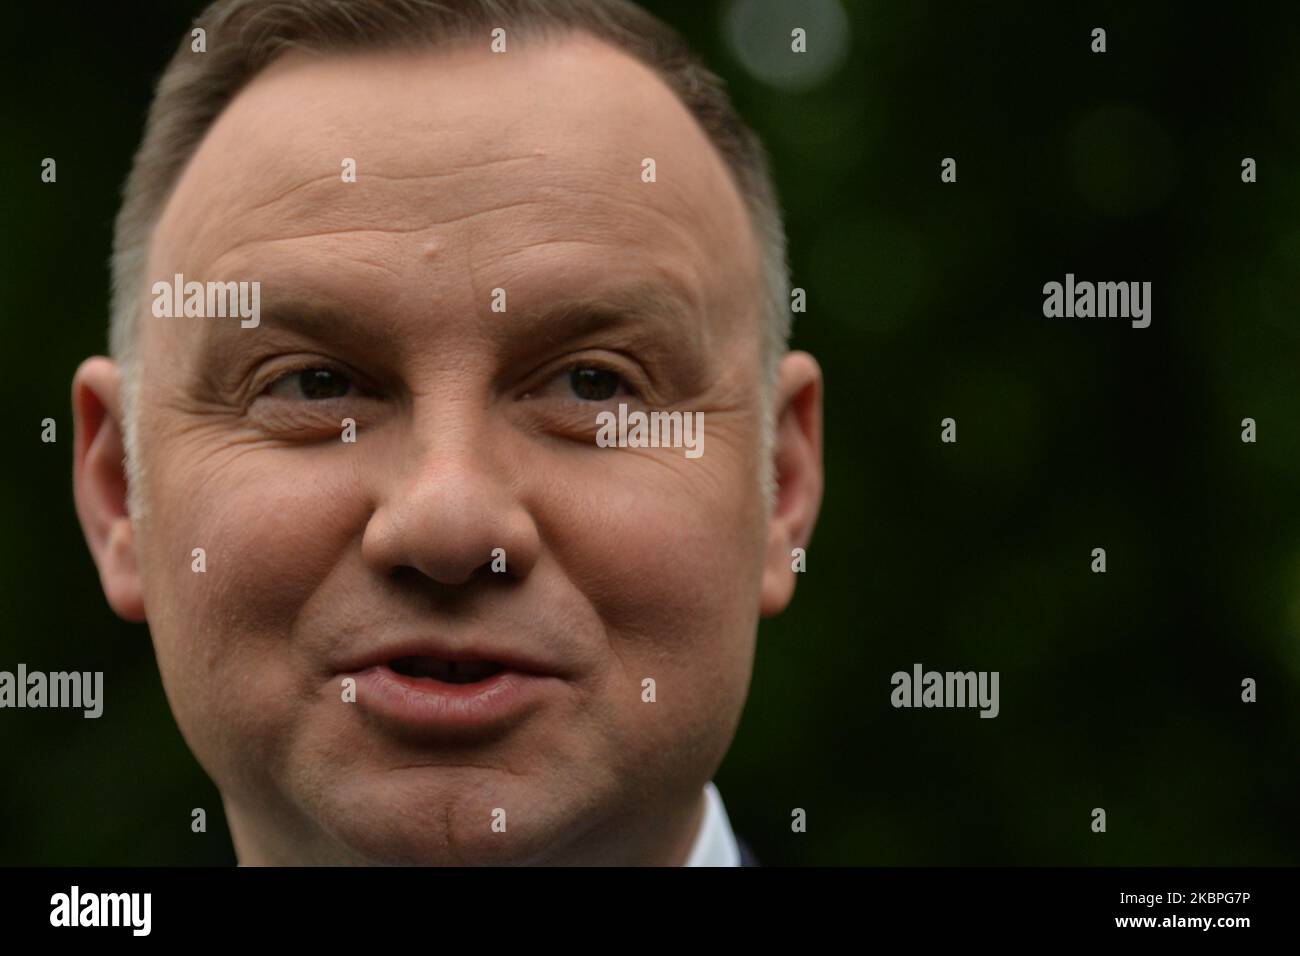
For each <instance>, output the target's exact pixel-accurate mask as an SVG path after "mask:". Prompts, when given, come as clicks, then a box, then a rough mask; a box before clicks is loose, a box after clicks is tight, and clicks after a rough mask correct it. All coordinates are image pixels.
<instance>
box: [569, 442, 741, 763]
mask: <svg viewBox="0 0 1300 956" xmlns="http://www.w3.org/2000/svg"><path fill="white" fill-rule="evenodd" d="M710 437H712V436H710ZM727 451H728V449H726V448H725V447H724V445H723V443H722V442H721V441H717V442H715V443H714V445H713V446H710V447H708V448H707V450H706V454H705V456H704V457H702V458H700V459H697V460H683V461H680V462H667V461H666V460H665V459H664V458H663V457H662V452H659V451H657V450H646V451H644V452H643V451H641V450H631V449H610V450H609V458H608V459H606V460H602V461H599V462H595V463H592V462H591V461H590V460H589V461H588V462H587V463H586V465H585V466H584V468H585V470H588V471H589V473H588V474H586V475H585V476H581V475H578V474H576V473H574V474H565V473H564V472H563V471H561V472H560V473H559V478H558V481H560V482H562V483H563V485H564V486H565V487H568V488H571V489H575V490H576V491H577V493H576V494H575V495H574V496H573V498H572V499H571V500H569V501H568V502H567V503H566V504H565V505H564V506H563V507H560V508H552V509H551V510H550V512H549V513H550V514H551V516H552V518H553V519H555V520H553V521H552V523H551V525H550V526H549V527H547V529H546V536H547V539H548V542H550V546H551V547H552V549H553V550H554V552H555V558H556V560H557V561H558V563H559V564H560V566H561V567H562V568H563V569H564V571H565V573H566V574H567V576H568V577H569V579H570V582H571V583H572V585H573V586H574V587H575V588H576V589H577V590H578V591H580V592H581V593H582V594H583V596H584V598H585V599H586V601H587V602H588V603H589V604H590V605H591V607H592V609H593V610H594V612H595V613H596V615H597V617H598V618H599V620H600V624H601V627H602V628H603V630H604V632H605V640H606V641H607V642H608V649H609V652H610V656H609V665H610V666H609V669H608V672H607V676H606V682H605V684H604V686H603V687H602V694H603V695H605V699H606V700H607V701H608V702H609V706H610V707H611V709H612V710H613V711H614V713H613V714H612V715H611V717H612V719H613V720H615V721H616V722H617V724H618V725H619V726H622V727H625V728H633V729H634V730H635V733H636V734H637V735H638V743H637V744H636V749H638V750H640V751H641V752H642V753H644V752H645V751H646V750H648V749H651V748H656V747H662V748H666V749H674V750H675V749H680V748H683V747H684V746H689V745H690V744H691V743H692V742H697V743H701V744H704V745H705V746H704V750H705V751H718V747H719V745H721V747H722V749H725V745H726V743H729V742H730V739H731V736H732V734H734V730H735V725H736V723H737V722H738V721H739V716H740V710H741V708H742V707H743V704H744V699H745V694H746V691H747V690H748V686H749V678H750V673H751V669H752V662H753V652H754V640H755V632H756V628H757V622H758V610H757V609H758V594H759V585H760V582H761V572H762V555H763V547H762V542H763V538H764V535H763V527H762V523H763V517H764V514H763V509H762V497H761V486H760V484H759V480H758V478H757V469H756V468H755V467H754V463H753V462H751V461H750V460H749V459H748V458H747V457H745V456H742V455H738V454H737V455H730V454H726V452H727ZM710 453H715V458H714V459H713V460H712V461H708V460H706V459H708V456H709V454H710ZM656 456H657V457H656ZM566 513H570V517H569V518H568V519H565V518H564V517H563V516H564V515H565V514H566ZM646 678H651V679H653V680H654V681H655V696H656V703H655V704H654V705H653V706H651V705H648V704H646V703H645V702H643V700H642V682H643V681H644V680H645V679H646ZM724 740H725V742H723V741H724ZM624 743H627V741H624ZM719 756H720V751H719Z"/></svg>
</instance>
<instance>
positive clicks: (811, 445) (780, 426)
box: [759, 352, 823, 617]
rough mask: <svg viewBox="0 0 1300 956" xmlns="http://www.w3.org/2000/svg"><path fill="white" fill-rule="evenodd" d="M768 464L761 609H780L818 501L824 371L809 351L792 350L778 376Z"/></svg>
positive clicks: (769, 612)
mask: <svg viewBox="0 0 1300 956" xmlns="http://www.w3.org/2000/svg"><path fill="white" fill-rule="evenodd" d="M775 398H776V402H777V405H776V431H775V434H774V435H773V441H772V467H773V474H774V475H775V476H776V500H775V502H774V503H773V506H772V515H771V518H770V519H769V520H768V524H767V551H766V553H765V555H764V558H763V586H762V598H761V603H760V606H759V612H760V613H761V614H762V615H763V616H764V617H770V616H772V615H773V614H780V613H781V612H782V611H783V610H785V607H786V605H787V604H789V603H790V598H791V597H793V596H794V582H795V575H796V573H797V572H795V571H794V570H793V568H792V567H791V565H792V562H793V556H792V555H791V551H793V550H794V549H795V548H806V547H807V546H808V541H809V540H810V539H811V538H812V531H813V525H814V524H816V522H817V512H818V510H819V509H820V508H821V503H822V485H823V476H822V370H821V367H820V366H818V364H817V360H816V359H814V358H813V357H812V356H811V355H809V354H808V353H807V352H791V353H789V354H788V355H786V356H785V358H784V359H782V361H781V368H780V372H779V375H778V377H777V394H776V396H775Z"/></svg>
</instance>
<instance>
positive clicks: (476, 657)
mask: <svg viewBox="0 0 1300 956" xmlns="http://www.w3.org/2000/svg"><path fill="white" fill-rule="evenodd" d="M403 657H432V658H436V659H437V660H441V661H456V662H457V663H459V662H462V661H464V662H469V661H484V662H488V663H492V664H499V665H501V666H502V667H504V668H505V669H506V670H512V671H519V672H521V673H524V674H536V675H540V676H552V677H555V676H560V673H559V669H558V668H556V667H555V666H553V665H552V664H549V663H547V662H545V661H543V660H541V658H540V657H539V656H538V655H536V654H532V653H530V652H528V651H526V650H522V649H518V648H505V647H501V648H497V647H490V646H488V645H486V644H465V645H455V644H451V643H447V642H444V641H439V640H434V639H431V638H422V639H415V640H409V641H401V642H396V643H391V644H383V645H378V646H376V647H374V648H368V649H367V650H365V651H364V652H361V653H358V654H357V655H355V656H354V657H352V658H351V659H350V660H349V661H348V662H347V663H345V665H344V666H343V668H342V671H343V673H351V672H354V671H362V670H365V669H366V668H368V667H375V666H378V665H380V664H387V663H390V662H391V661H394V660H398V659H400V658H403Z"/></svg>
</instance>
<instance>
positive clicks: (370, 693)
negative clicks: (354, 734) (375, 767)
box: [348, 664, 558, 731]
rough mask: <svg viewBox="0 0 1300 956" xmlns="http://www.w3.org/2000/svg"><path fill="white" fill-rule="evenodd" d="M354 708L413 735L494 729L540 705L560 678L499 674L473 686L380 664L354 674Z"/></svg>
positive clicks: (518, 673) (516, 673)
mask: <svg viewBox="0 0 1300 956" xmlns="http://www.w3.org/2000/svg"><path fill="white" fill-rule="evenodd" d="M348 676H351V677H354V678H356V682H357V703H358V704H360V705H361V707H362V708H363V709H364V710H365V711H366V712H367V713H370V714H373V715H374V716H375V717H376V718H378V719H379V720H380V721H381V722H383V723H386V724H390V725H392V726H393V727H395V728H398V729H405V730H416V731H439V730H441V731H474V730H490V729H496V728H500V727H503V726H506V725H508V724H510V723H511V722H513V721H517V720H518V719H520V718H521V717H523V716H526V715H527V713H528V712H529V711H530V710H532V709H533V708H535V707H537V706H538V705H539V704H540V703H542V702H543V699H544V697H545V695H546V694H547V693H548V692H549V691H550V690H551V689H552V687H553V686H554V685H555V684H556V683H557V680H558V678H555V677H544V676H541V675H538V674H524V673H521V672H520V671H511V670H506V671H501V672H500V673H497V674H493V675H492V676H491V677H489V678H487V679H486V680H481V681H475V682H474V683H472V684H449V683H446V682H444V681H438V680H431V679H429V678H424V677H408V676H407V675H405V674H399V673H397V671H395V670H393V669H392V668H391V667H389V666H388V665H387V664H379V665H377V666H375V667H370V668H367V669H366V670H363V671H359V672H358V673H356V674H352V675H348Z"/></svg>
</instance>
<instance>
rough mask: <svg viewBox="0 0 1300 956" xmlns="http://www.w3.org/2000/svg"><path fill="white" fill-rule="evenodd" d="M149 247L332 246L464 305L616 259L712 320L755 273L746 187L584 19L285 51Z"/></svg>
mask: <svg viewBox="0 0 1300 956" xmlns="http://www.w3.org/2000/svg"><path fill="white" fill-rule="evenodd" d="M345 160H352V161H355V166H356V182H344V181H343V177H342V175H341V173H342V171H343V167H344V161H345ZM646 160H653V161H654V172H655V181H654V182H645V181H644V176H643V171H644V170H645V161H646ZM154 252H155V255H154V256H153V257H152V258H151V265H152V268H151V270H150V271H151V273H157V275H163V274H168V277H170V275H169V273H170V271H171V270H172V269H177V270H181V269H183V268H188V269H190V270H191V271H194V272H204V273H207V274H206V275H196V276H195V278H199V279H205V278H208V279H212V278H249V279H255V278H258V273H259V272H262V271H266V270H271V271H272V272H276V274H283V273H284V272H286V271H296V272H298V273H306V274H304V275H300V276H299V277H298V278H303V279H307V280H309V281H312V282H315V283H317V284H328V283H329V282H330V281H331V276H332V275H333V268H332V266H331V267H329V268H325V269H323V270H322V269H321V268H316V269H315V271H314V272H313V264H315V265H316V266H321V265H322V264H326V263H330V262H335V263H337V262H338V261H340V260H344V261H346V262H347V263H348V264H349V265H350V266H354V267H355V268H356V269H357V270H361V271H363V272H366V273H368V274H373V275H374V277H375V279H376V281H379V280H381V279H383V280H386V281H388V282H389V283H390V285H391V284H392V279H393V278H394V277H396V278H398V279H404V280H412V282H414V283H415V284H417V285H421V286H425V285H427V284H428V282H430V281H431V282H432V283H433V284H434V286H435V287H438V288H440V290H441V291H442V293H443V294H445V295H447V296H452V297H454V296H457V295H463V296H464V297H465V304H466V305H468V304H470V303H471V302H473V303H475V304H478V303H481V302H483V301H484V300H485V299H486V298H487V296H488V293H489V291H490V289H491V288H492V287H494V286H497V285H500V286H502V287H506V288H508V289H509V290H510V292H511V293H512V294H513V293H515V292H516V291H518V292H520V293H522V294H525V295H527V294H529V293H530V289H532V291H535V292H536V293H537V294H539V295H540V294H543V291H544V290H543V288H542V287H548V290H547V291H548V294H549V291H554V290H553V289H549V287H552V286H554V285H555V284H556V283H557V282H560V283H563V282H564V281H566V280H571V284H575V283H576V284H583V283H591V282H593V281H596V280H600V279H609V278H611V277H616V276H617V275H618V274H619V273H628V274H629V277H631V278H636V279H637V280H652V281H661V282H663V283H665V284H666V285H668V286H671V287H672V289H671V291H672V292H674V293H675V294H677V295H679V296H680V297H682V298H685V299H689V300H692V301H694V302H695V304H696V305H697V307H698V308H699V309H700V310H701V312H702V314H706V315H712V316H715V317H717V321H718V322H720V323H724V324H725V323H727V322H729V321H736V322H739V321H742V320H743V321H746V322H754V321H755V316H754V313H753V310H752V308H750V309H739V310H738V309H737V308H736V305H737V304H739V303H748V304H749V305H751V306H752V304H753V303H754V302H755V301H757V297H756V289H757V286H758V282H759V268H758V262H759V257H758V252H757V248H756V245H755V242H754V238H753V233H752V229H751V227H750V225H749V219H748V216H747V214H746V212H745V208H744V204H743V201H742V200H741V198H740V196H739V194H738V192H737V190H736V188H735V186H734V184H733V183H732V180H731V177H730V176H729V174H728V172H727V169H726V167H725V165H724V163H723V161H722V159H721V157H720V156H719V155H718V153H717V152H716V151H715V150H714V149H713V147H712V146H711V144H710V143H709V141H708V139H707V137H706V135H705V133H704V132H703V130H701V129H700V127H699V126H698V124H697V123H696V122H695V120H694V119H693V117H692V116H691V115H690V113H689V112H688V111H687V109H686V108H685V106H684V105H682V104H681V102H680V101H679V100H678V99H677V98H676V97H675V96H674V94H673V93H672V92H671V91H670V90H669V89H668V88H667V86H666V85H665V84H664V83H663V82H662V81H661V80H660V79H659V78H658V77H657V76H656V75H655V74H654V73H653V72H652V71H651V70H650V69H649V68H647V67H645V66H644V65H642V64H640V63H639V62H637V61H636V60H634V59H633V58H631V57H630V56H628V55H626V54H624V53H622V52H621V51H618V50H616V49H614V48H612V47H610V46H608V45H606V44H604V43H601V42H599V41H597V40H594V39H591V38H588V37H585V36H581V35H574V36H571V37H567V38H562V39H553V40H546V41H534V42H532V43H531V44H514V45H512V46H511V47H510V49H509V52H506V53H502V54H494V53H492V52H491V51H490V50H489V48H488V44H487V43H486V42H485V43H483V44H479V45H476V46H472V47H471V46H462V47H458V48H455V49H451V50H432V49H430V50H420V51H378V52H365V53H347V54H324V55H322V54H306V53H292V54H289V55H288V56H286V57H283V58H282V59H280V60H279V61H277V62H276V63H274V64H273V65H272V66H271V67H270V68H268V69H267V70H265V71H263V73H261V74H259V75H258V76H257V77H256V78H255V79H254V81H253V82H252V83H251V84H250V85H249V86H248V87H247V88H246V89H245V90H244V91H243V92H241V94H240V95H239V96H238V97H236V99H235V100H234V101H233V102H232V103H231V104H230V106H229V107H228V108H227V109H226V110H225V112H224V113H223V114H222V115H221V116H220V117H219V119H218V120H217V122H216V123H215V124H214V126H213V128H212V129H211V130H210V131H209V133H208V135H207V136H206V137H205V139H204V141H203V143H202V144H201V145H200V147H199V149H198V150H197V151H196V153H195V156H194V157H193V159H192V161H191V162H190V164H189V166H188V167H187V168H186V170H185V171H184V173H183V175H182V176H181V179H180V181H179V182H178V184H177V188H176V190H175V192H174V194H173V196H172V198H171V200H170V201H169V203H168V205H167V208H166V209H165V210H164V213H163V216H162V218H161V220H160V222H159V226H158V229H157V231H156V235H155V240H154ZM160 252H161V255H160V254H159V253H160ZM277 270H278V272H277ZM322 272H324V273H325V274H322ZM633 273H635V274H636V275H635V276H631V274H633ZM157 275H152V274H151V276H150V280H151V281H152V279H154V278H156V277H157ZM476 276H477V278H475V277H476ZM187 278H189V276H187ZM349 281H352V279H349ZM412 282H407V283H406V285H407V286H408V288H409V287H410V286H411V285H412ZM482 282H486V283H487V287H486V288H478V287H477V284H481V283H482ZM476 283H477V284H476ZM534 287H535V288H534ZM341 291H343V290H341ZM566 291H572V290H566ZM425 293H427V288H421V289H420V291H419V292H418V293H416V292H412V294H413V295H417V296H423V295H424V294H425ZM723 303H730V305H731V308H720V306H721V305H722V304H723ZM738 312H744V313H746V314H744V315H743V316H741V315H738V314H737V313H738Z"/></svg>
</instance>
